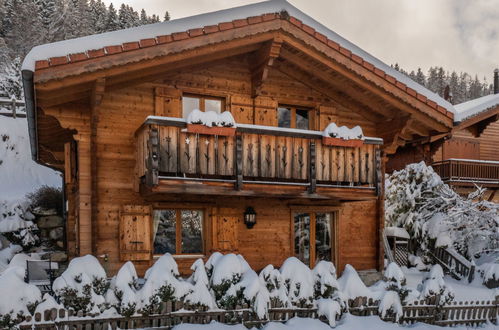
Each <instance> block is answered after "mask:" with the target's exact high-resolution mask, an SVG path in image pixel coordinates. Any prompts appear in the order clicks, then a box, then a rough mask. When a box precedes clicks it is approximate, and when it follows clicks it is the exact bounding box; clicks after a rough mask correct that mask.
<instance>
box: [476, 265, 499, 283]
mask: <svg viewBox="0 0 499 330" xmlns="http://www.w3.org/2000/svg"><path fill="white" fill-rule="evenodd" d="M479 272H480V274H481V275H482V279H483V284H484V285H485V286H486V287H488V288H497V287H499V264H498V263H485V264H483V265H481V266H480V270H479Z"/></svg>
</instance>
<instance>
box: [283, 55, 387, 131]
mask: <svg viewBox="0 0 499 330" xmlns="http://www.w3.org/2000/svg"><path fill="white" fill-rule="evenodd" d="M274 68H275V69H276V70H278V71H279V72H281V73H283V74H285V75H286V76H288V77H290V78H291V79H295V80H297V81H300V82H301V83H302V84H304V85H305V86H307V87H309V88H311V89H313V90H315V91H317V92H319V93H321V94H323V95H325V96H327V97H329V98H330V99H331V101H332V102H333V103H334V104H335V105H338V106H339V107H341V108H344V109H348V110H349V111H354V112H357V113H359V114H360V115H361V116H362V117H364V118H366V119H367V120H370V121H373V122H379V121H381V120H383V119H384V117H382V116H381V115H379V114H376V113H375V112H374V111H372V110H371V109H370V108H369V107H367V106H364V105H362V104H359V103H358V102H357V101H355V100H353V99H349V98H348V99H347V97H346V96H345V95H344V94H340V92H337V91H334V90H333V89H332V88H328V87H327V86H328V83H327V82H324V81H322V80H319V81H318V80H317V79H315V78H314V77H313V76H311V75H310V74H308V73H306V72H304V71H301V70H300V69H298V68H296V67H292V66H290V65H289V64H284V63H275V64H274Z"/></svg>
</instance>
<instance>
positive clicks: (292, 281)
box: [280, 257, 315, 307]
mask: <svg viewBox="0 0 499 330" xmlns="http://www.w3.org/2000/svg"><path fill="white" fill-rule="evenodd" d="M280 271H281V276H282V279H283V280H284V285H285V286H286V289H287V292H288V294H289V299H290V301H291V303H292V304H293V305H295V306H298V307H309V306H312V304H313V300H314V287H315V281H314V274H313V273H312V271H311V270H310V268H308V267H307V266H306V265H305V264H304V263H303V262H301V261H300V260H299V259H298V258H295V257H291V258H288V259H286V261H284V263H283V264H282V266H281V269H280Z"/></svg>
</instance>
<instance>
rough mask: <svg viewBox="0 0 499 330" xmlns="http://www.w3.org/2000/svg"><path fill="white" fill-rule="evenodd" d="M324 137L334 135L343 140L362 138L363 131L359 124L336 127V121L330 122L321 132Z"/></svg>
mask: <svg viewBox="0 0 499 330" xmlns="http://www.w3.org/2000/svg"><path fill="white" fill-rule="evenodd" d="M322 135H323V136H325V137H334V138H338V139H343V140H354V139H358V140H364V133H363V132H362V128H361V127H360V126H355V127H353V128H348V127H346V126H340V127H338V126H337V125H336V123H330V124H329V125H328V126H327V127H326V128H325V129H324V131H323V132H322Z"/></svg>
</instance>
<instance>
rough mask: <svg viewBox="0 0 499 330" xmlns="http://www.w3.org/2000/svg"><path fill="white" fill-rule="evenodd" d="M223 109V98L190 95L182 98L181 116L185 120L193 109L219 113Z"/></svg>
mask: <svg viewBox="0 0 499 330" xmlns="http://www.w3.org/2000/svg"><path fill="white" fill-rule="evenodd" d="M224 107H225V102H224V99H223V98H219V97H212V96H203V95H192V94H184V95H183V96H182V116H183V117H184V118H187V117H188V116H189V114H190V113H191V112H192V111H193V110H194V109H198V110H201V111H215V112H216V113H221V112H223V111H224Z"/></svg>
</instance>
